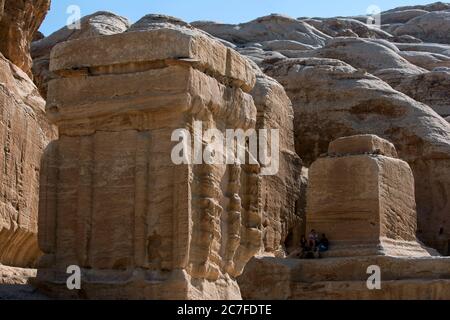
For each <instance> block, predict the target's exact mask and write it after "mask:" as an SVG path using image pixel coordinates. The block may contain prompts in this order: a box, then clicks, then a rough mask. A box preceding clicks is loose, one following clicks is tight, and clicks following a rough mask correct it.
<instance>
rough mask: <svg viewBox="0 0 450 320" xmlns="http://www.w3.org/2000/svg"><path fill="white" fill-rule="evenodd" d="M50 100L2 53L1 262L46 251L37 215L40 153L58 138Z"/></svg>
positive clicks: (21, 261)
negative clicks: (47, 110) (48, 114)
mask: <svg viewBox="0 0 450 320" xmlns="http://www.w3.org/2000/svg"><path fill="white" fill-rule="evenodd" d="M44 106H45V101H44V100H43V99H42V98H41V97H40V96H39V93H38V92H37V89H36V87H35V85H34V84H33V82H32V81H31V80H30V79H29V78H28V76H27V75H26V74H25V73H24V72H23V71H22V70H20V69H19V68H18V67H17V66H16V65H14V64H12V63H11V62H10V61H8V60H7V59H5V58H4V57H3V55H1V54H0V145H1V146H2V152H0V164H1V173H0V175H1V181H2V183H1V186H0V194H1V196H0V263H2V264H5V265H10V266H18V267H29V266H32V265H34V264H35V262H36V260H37V259H38V258H39V256H40V254H41V252H40V250H39V249H38V246H37V214H38V200H39V197H38V193H39V171H40V167H41V163H40V161H41V156H42V154H43V152H44V149H45V147H46V146H47V144H48V142H49V141H50V140H51V139H52V138H55V137H56V132H55V130H54V129H53V128H52V127H51V126H50V125H49V124H48V122H47V120H46V118H45V114H44Z"/></svg>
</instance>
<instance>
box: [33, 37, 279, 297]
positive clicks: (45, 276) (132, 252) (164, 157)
mask: <svg viewBox="0 0 450 320" xmlns="http://www.w3.org/2000/svg"><path fill="white" fill-rule="evenodd" d="M124 42H127V43H132V45H130V46H127V47H124V46H123V43H124ZM81 43H82V44H83V45H82V46H81V45H80V44H81ZM180 57H182V58H180ZM82 66H83V67H89V70H90V73H89V75H87V74H86V73H85V72H84V71H83V68H82ZM252 68H253V67H252V66H251V65H250V63H249V62H248V61H247V60H246V59H244V58H243V57H241V56H240V55H239V54H238V53H237V52H235V51H234V50H232V49H229V48H227V47H225V46H224V45H222V44H220V43H219V42H217V41H215V40H213V39H211V38H210V37H207V36H205V35H204V34H203V33H201V32H197V31H195V30H191V29H189V28H182V29H176V28H161V29H153V30H147V31H140V32H128V33H122V34H117V35H112V36H102V37H95V38H89V39H78V40H73V41H69V42H65V43H62V44H60V45H58V46H57V47H55V48H54V50H53V51H52V57H51V62H50V70H51V71H52V72H55V73H57V74H59V77H58V79H56V80H53V81H51V82H50V87H49V96H48V102H47V110H48V113H49V117H51V119H53V121H54V122H55V123H56V124H57V125H58V127H59V129H60V138H59V140H58V141H57V142H55V143H54V144H52V145H51V147H49V149H48V150H47V153H46V156H45V159H44V161H45V170H44V171H43V176H42V179H41V181H42V185H41V197H40V198H41V209H40V216H39V221H40V233H39V240H40V247H41V249H42V250H43V251H44V252H45V256H44V258H43V260H42V264H41V266H40V267H41V269H39V271H38V285H39V286H40V288H42V289H43V290H45V291H47V292H49V294H51V295H52V296H71V294H73V292H69V291H67V289H66V288H65V286H60V285H58V283H59V282H58V279H60V277H63V276H65V275H64V273H65V267H64V266H66V265H71V264H76V265H79V266H81V267H83V273H84V274H85V277H83V288H84V292H85V294H86V296H87V297H89V298H115V299H117V298H136V299H146V298H147V299H149V298H152V299H239V298H240V291H239V288H238V286H237V284H236V282H235V280H234V279H235V277H236V276H238V275H239V274H240V273H241V272H242V270H243V268H244V266H245V264H246V263H247V261H248V260H249V259H250V258H251V257H252V256H253V255H254V254H255V253H256V252H258V251H259V250H260V249H261V245H262V216H261V209H260V206H261V205H262V202H261V200H262V199H261V193H260V192H261V178H260V176H259V172H260V171H259V170H260V167H259V165H256V164H253V165H251V164H248V165H247V164H242V165H240V164H233V165H221V164H206V163H204V164H198V165H194V164H192V162H191V163H190V164H180V165H177V164H176V163H174V162H173V160H172V159H171V154H172V150H173V147H175V146H176V145H177V144H178V142H179V141H178V140H177V141H176V142H175V141H172V140H173V139H172V134H173V132H174V130H179V129H184V131H183V132H185V133H186V132H187V134H190V133H191V132H192V130H195V127H196V126H197V124H196V121H201V123H202V125H203V128H204V130H206V129H207V128H216V129H218V130H220V131H221V132H224V130H225V128H230V129H231V128H234V129H238V128H240V129H242V130H247V129H251V128H255V125H256V120H257V119H256V116H257V109H256V107H255V104H254V100H253V98H252V96H251V95H250V92H251V90H252V89H253V87H254V86H255V73H254V71H253V69H252ZM112 92H113V93H114V98H113V99H111V94H112ZM80 93H83V94H80ZM283 107H284V106H280V108H283ZM286 112H288V111H286ZM200 130H202V129H200ZM194 134H195V131H194ZM196 139H199V137H198V136H195V138H194V137H193V138H192V140H189V142H187V144H188V145H191V142H192V143H194V140H196ZM200 139H202V140H200V142H202V141H203V142H204V141H206V140H203V138H200ZM204 139H207V138H204ZM57 172H59V174H56V173H57ZM56 186H58V188H56ZM63 186H64V189H67V192H65V191H63V189H61V188H62V187H63ZM92 195H95V196H92ZM54 199H57V206H54V205H53V203H54ZM56 221H58V224H57V226H56V225H55V223H56Z"/></svg>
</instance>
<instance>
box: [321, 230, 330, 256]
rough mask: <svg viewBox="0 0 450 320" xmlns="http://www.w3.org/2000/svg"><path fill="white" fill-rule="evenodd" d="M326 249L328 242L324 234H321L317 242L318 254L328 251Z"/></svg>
mask: <svg viewBox="0 0 450 320" xmlns="http://www.w3.org/2000/svg"><path fill="white" fill-rule="evenodd" d="M328 247H329V241H328V239H327V237H326V235H325V233H323V234H322V238H320V241H319V252H325V251H328Z"/></svg>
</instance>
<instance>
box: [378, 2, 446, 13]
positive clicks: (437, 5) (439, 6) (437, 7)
mask: <svg viewBox="0 0 450 320" xmlns="http://www.w3.org/2000/svg"><path fill="white" fill-rule="evenodd" d="M449 9H450V3H444V2H441V1H439V2H434V3H430V4H425V5H415V6H403V7H397V8H394V9H390V10H387V11H384V12H383V13H390V12H398V11H405V10H425V11H428V12H432V11H443V10H449Z"/></svg>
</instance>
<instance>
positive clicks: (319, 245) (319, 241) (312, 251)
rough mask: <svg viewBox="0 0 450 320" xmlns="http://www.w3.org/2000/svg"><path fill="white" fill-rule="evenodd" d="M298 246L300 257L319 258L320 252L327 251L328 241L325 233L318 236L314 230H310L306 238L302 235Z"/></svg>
mask: <svg viewBox="0 0 450 320" xmlns="http://www.w3.org/2000/svg"><path fill="white" fill-rule="evenodd" d="M300 247H301V249H302V253H301V255H300V258H302V259H314V258H320V254H321V253H323V252H326V251H328V248H329V241H328V239H327V237H326V235H325V233H323V234H322V236H321V237H320V238H319V234H318V233H317V232H316V230H314V229H313V230H311V232H310V233H309V235H308V239H306V237H305V236H304V235H303V236H302V238H301V241H300Z"/></svg>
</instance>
